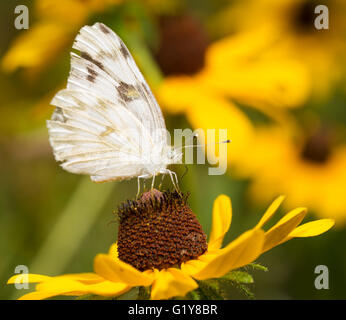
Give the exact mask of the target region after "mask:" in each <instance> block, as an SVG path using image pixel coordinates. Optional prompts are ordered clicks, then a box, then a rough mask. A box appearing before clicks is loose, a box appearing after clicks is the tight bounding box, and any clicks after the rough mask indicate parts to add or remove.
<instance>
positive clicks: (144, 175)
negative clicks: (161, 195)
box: [136, 174, 148, 199]
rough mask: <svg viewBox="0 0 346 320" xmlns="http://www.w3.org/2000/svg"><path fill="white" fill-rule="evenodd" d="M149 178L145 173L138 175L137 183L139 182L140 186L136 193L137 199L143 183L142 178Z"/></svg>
mask: <svg viewBox="0 0 346 320" xmlns="http://www.w3.org/2000/svg"><path fill="white" fill-rule="evenodd" d="M145 178H148V175H147V174H143V175H142V176H138V177H137V183H138V187H137V195H136V199H138V197H139V193H140V191H141V183H140V179H145ZM144 190H145V181H144Z"/></svg>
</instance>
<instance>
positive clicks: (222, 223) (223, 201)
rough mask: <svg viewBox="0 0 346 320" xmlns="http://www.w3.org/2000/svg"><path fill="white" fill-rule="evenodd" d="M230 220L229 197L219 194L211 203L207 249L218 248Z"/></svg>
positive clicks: (230, 207)
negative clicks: (211, 217) (210, 221)
mask: <svg viewBox="0 0 346 320" xmlns="http://www.w3.org/2000/svg"><path fill="white" fill-rule="evenodd" d="M231 222H232V205H231V199H230V198H229V197H227V196H225V195H219V196H218V197H217V198H216V200H215V201H214V205H213V220H212V227H211V233H210V238H209V244H208V250H215V249H219V248H220V247H221V245H222V240H223V237H224V236H225V234H226V232H227V231H228V229H229V227H230V225H231Z"/></svg>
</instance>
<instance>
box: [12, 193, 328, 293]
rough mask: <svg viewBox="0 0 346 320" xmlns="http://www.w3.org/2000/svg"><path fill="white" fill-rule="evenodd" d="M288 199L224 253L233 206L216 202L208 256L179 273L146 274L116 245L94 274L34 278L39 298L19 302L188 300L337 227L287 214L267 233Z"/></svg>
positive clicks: (168, 270) (223, 200)
mask: <svg viewBox="0 0 346 320" xmlns="http://www.w3.org/2000/svg"><path fill="white" fill-rule="evenodd" d="M283 199H284V197H282V196H281V197H279V198H277V199H276V200H275V201H274V202H273V203H272V204H271V205H270V207H269V208H268V210H267V211H266V212H265V213H264V215H263V216H262V218H261V220H260V221H259V223H258V224H257V225H256V226H255V227H254V228H253V229H251V230H249V231H246V232H245V233H243V234H242V235H241V236H239V237H238V238H236V239H235V240H234V241H232V242H230V243H229V244H228V245H227V246H226V247H224V248H221V246H222V241H223V238H224V236H225V234H226V232H227V231H228V229H229V227H230V225H231V220H232V208H231V201H230V199H229V198H228V197H227V196H225V195H220V196H219V197H218V198H217V199H216V200H215V202H214V206H213V218H212V230H211V234H210V238H209V243H208V250H207V251H206V252H205V253H204V254H202V255H200V256H199V257H198V258H197V259H193V260H190V261H186V262H184V263H182V264H181V266H180V268H175V267H171V268H164V269H161V270H158V269H156V268H154V269H148V270H145V271H143V272H141V271H139V270H138V269H136V268H134V267H133V266H131V265H130V264H127V263H125V262H123V261H121V260H120V259H119V258H118V248H117V244H114V245H112V246H111V248H110V250H109V253H108V254H98V255H97V256H96V257H95V260H94V273H80V274H66V275H62V276H56V277H49V276H43V275H37V274H30V275H29V276H28V282H30V283H38V284H37V285H36V290H35V291H34V292H31V293H28V294H26V295H24V296H22V297H21V298H20V299H45V298H49V297H54V296H59V295H68V296H81V295H85V294H94V295H99V296H105V297H116V296H119V295H121V294H122V293H125V292H126V291H129V290H130V289H131V288H132V287H137V286H144V287H149V286H151V295H150V298H151V299H168V298H171V297H176V296H180V297H181V296H185V295H186V294H187V293H188V292H189V291H191V290H194V289H196V288H197V287H198V284H197V282H196V281H195V280H205V279H210V278H218V277H222V276H224V275H225V274H227V273H228V272H229V271H230V270H233V269H236V268H240V267H242V266H245V265H247V264H249V263H251V262H252V261H254V260H255V259H257V258H258V256H259V255H260V254H261V253H263V252H265V251H268V250H270V249H271V248H273V247H275V246H277V245H279V244H281V243H283V242H285V241H288V240H290V239H292V238H294V237H311V236H317V235H319V234H321V233H324V232H326V231H327V230H329V229H330V228H331V227H332V226H333V224H334V222H333V220H331V219H322V220H317V221H313V222H309V223H306V224H303V225H300V226H298V225H299V224H300V223H301V221H302V220H303V218H304V217H305V215H306V209H305V208H297V209H294V210H292V211H290V212H289V213H287V214H286V215H285V216H284V217H283V218H282V219H281V220H279V222H277V223H276V224H275V225H274V226H273V227H272V228H270V229H269V230H268V231H266V232H265V231H263V230H262V227H263V226H264V224H266V223H267V222H268V221H269V219H270V218H272V216H273V215H274V213H275V212H276V210H277V208H278V207H279V205H280V204H281V202H282V201H283ZM21 277H22V275H16V276H13V277H11V278H10V279H9V280H8V284H13V283H17V282H18V281H21V279H22V278H21Z"/></svg>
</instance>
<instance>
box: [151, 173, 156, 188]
mask: <svg viewBox="0 0 346 320" xmlns="http://www.w3.org/2000/svg"><path fill="white" fill-rule="evenodd" d="M155 175H156V174H154V175H153V180H152V182H151V191H153V189H154V183H155Z"/></svg>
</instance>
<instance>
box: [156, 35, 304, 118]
mask: <svg viewBox="0 0 346 320" xmlns="http://www.w3.org/2000/svg"><path fill="white" fill-rule="evenodd" d="M274 39H275V38H274V37H273V35H272V34H271V33H268V32H267V31H266V30H264V29H259V30H256V31H251V32H243V33H239V34H237V35H235V36H228V37H225V38H223V39H221V40H218V41H216V42H214V43H212V44H211V45H209V46H208V48H207V51H206V54H205V62H204V66H203V68H201V69H200V70H199V72H197V73H196V74H194V75H190V76H187V75H181V76H180V75H177V76H169V77H166V78H165V79H164V81H163V82H162V85H161V87H159V88H158V96H159V99H160V100H161V102H162V104H163V106H165V105H166V104H167V105H169V106H170V107H169V111H174V109H175V108H176V109H177V110H179V111H180V110H181V108H180V107H181V105H182V102H184V103H183V104H184V106H185V109H187V108H189V107H190V105H191V104H193V99H191V96H189V95H188V94H181V91H180V90H181V88H182V87H185V86H190V87H192V90H194V91H196V92H198V93H200V94H201V95H203V94H204V93H206V92H209V93H211V94H213V95H216V96H218V97H223V98H225V99H232V100H233V101H235V102H240V103H243V104H246V105H249V106H251V107H257V108H260V109H261V110H263V111H267V112H266V113H273V112H276V111H275V110H272V109H273V107H275V108H284V107H297V106H300V105H301V104H302V103H304V102H305V101H306V99H307V97H308V94H309V91H310V82H309V77H308V73H307V70H306V68H305V66H304V65H302V64H301V63H299V62H298V61H297V60H296V59H292V58H287V57H284V56H281V55H279V54H276V52H275V51H273V50H272V47H273V45H274ZM167 91H168V92H175V97H174V99H173V100H172V95H169V94H168V96H167V93H166V92H167ZM186 91H187V90H185V92H186ZM193 98H195V96H194V97H193ZM202 99H203V97H202V98H200V99H199V100H202ZM175 100H178V102H177V106H176V107H174V102H175ZM183 100H184V101H183ZM268 110H270V112H268Z"/></svg>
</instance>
